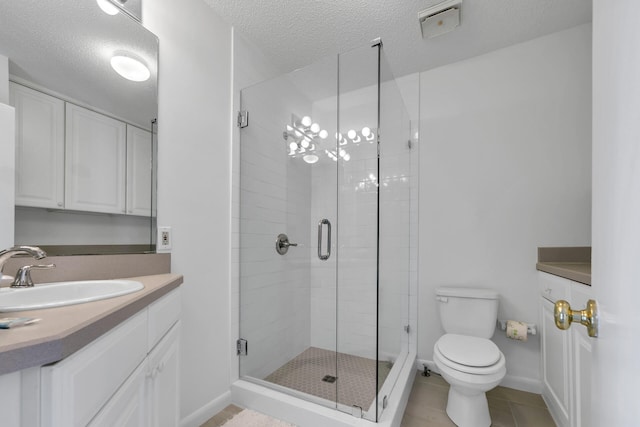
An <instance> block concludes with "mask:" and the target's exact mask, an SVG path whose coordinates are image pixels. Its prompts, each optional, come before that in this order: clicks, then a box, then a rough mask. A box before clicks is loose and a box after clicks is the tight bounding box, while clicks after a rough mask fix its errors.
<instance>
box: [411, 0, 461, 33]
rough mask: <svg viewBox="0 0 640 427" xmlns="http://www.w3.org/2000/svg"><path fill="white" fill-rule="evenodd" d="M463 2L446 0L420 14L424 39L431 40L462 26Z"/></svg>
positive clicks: (419, 19) (419, 20)
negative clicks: (461, 8)
mask: <svg viewBox="0 0 640 427" xmlns="http://www.w3.org/2000/svg"><path fill="white" fill-rule="evenodd" d="M460 6H462V0H446V1H443V2H442V3H439V4H437V5H435V6H432V7H430V8H428V9H425V10H423V11H422V12H420V13H418V22H420V29H421V30H422V38H424V39H430V38H432V37H436V36H440V35H442V34H445V33H448V32H449V31H453V30H454V29H455V28H456V27H458V26H459V25H460Z"/></svg>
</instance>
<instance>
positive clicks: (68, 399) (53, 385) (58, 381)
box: [42, 310, 147, 427]
mask: <svg viewBox="0 0 640 427" xmlns="http://www.w3.org/2000/svg"><path fill="white" fill-rule="evenodd" d="M146 341H147V311H146V310H144V311H142V312H140V313H138V314H137V315H135V316H133V317H132V318H130V319H129V320H127V321H126V322H124V323H123V324H121V325H120V326H118V327H117V328H115V329H114V330H112V331H110V332H108V333H107V334H105V335H103V336H102V337H100V338H98V339H97V340H96V341H94V342H93V343H92V344H91V345H88V346H86V347H85V348H83V349H82V350H80V351H78V352H76V353H75V354H73V355H71V356H69V357H68V358H66V359H64V360H62V361H60V362H58V363H56V364H54V365H51V366H45V367H43V368H42V425H43V426H52V427H53V426H64V427H68V426H86V425H87V423H89V421H90V420H91V419H92V418H93V417H94V416H95V415H96V413H97V412H98V411H99V410H100V408H101V407H102V406H103V405H104V404H105V403H106V402H107V401H108V400H109V398H111V396H112V395H113V394H114V393H115V392H116V390H117V389H118V388H119V387H120V385H121V384H122V383H123V382H124V381H125V380H126V379H127V377H128V376H129V375H130V374H131V373H132V372H133V371H134V370H135V369H136V367H137V366H138V365H139V364H140V362H142V360H144V358H145V357H146V355H147V344H146Z"/></svg>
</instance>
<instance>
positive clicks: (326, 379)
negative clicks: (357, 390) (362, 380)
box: [322, 375, 338, 383]
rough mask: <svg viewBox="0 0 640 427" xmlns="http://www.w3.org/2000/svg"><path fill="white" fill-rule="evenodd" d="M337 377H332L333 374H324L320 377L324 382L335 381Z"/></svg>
mask: <svg viewBox="0 0 640 427" xmlns="http://www.w3.org/2000/svg"><path fill="white" fill-rule="evenodd" d="M337 379H338V377H334V376H333V375H325V376H324V377H323V378H322V381H324V382H326V383H335V382H336V380H337Z"/></svg>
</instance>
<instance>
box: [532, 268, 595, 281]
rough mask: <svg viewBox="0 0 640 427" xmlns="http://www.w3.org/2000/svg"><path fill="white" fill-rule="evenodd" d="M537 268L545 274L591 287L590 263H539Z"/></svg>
mask: <svg viewBox="0 0 640 427" xmlns="http://www.w3.org/2000/svg"><path fill="white" fill-rule="evenodd" d="M536 268H537V269H538V270H540V271H544V272H545V273H550V274H554V275H556V276H560V277H564V278H565V279H569V280H573V281H575V282H580V283H584V284H585V285H589V286H591V263H590V262H589V263H587V262H583V263H581V262H539V263H537V264H536Z"/></svg>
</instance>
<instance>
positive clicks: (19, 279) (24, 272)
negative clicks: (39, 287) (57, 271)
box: [11, 264, 56, 288]
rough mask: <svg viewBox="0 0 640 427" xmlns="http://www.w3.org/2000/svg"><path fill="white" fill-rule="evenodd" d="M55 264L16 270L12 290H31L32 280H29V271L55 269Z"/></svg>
mask: <svg viewBox="0 0 640 427" xmlns="http://www.w3.org/2000/svg"><path fill="white" fill-rule="evenodd" d="M55 266H56V265H55V264H42V265H25V266H22V267H20V268H19V269H18V272H17V273H16V278H15V279H14V280H13V285H11V287H12V288H31V287H33V280H32V279H31V270H33V269H36V270H46V269H49V268H55Z"/></svg>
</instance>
